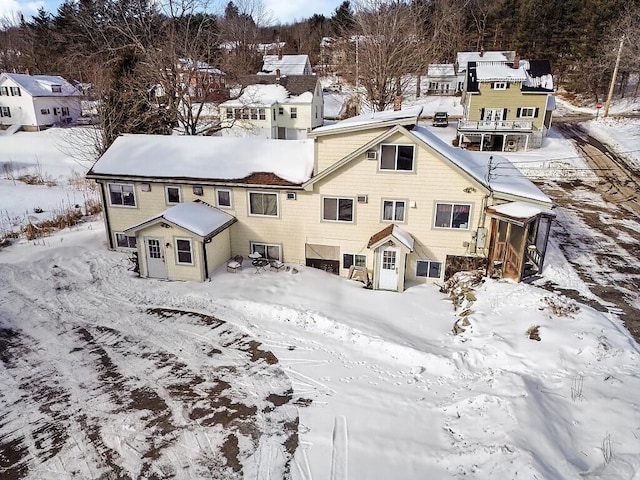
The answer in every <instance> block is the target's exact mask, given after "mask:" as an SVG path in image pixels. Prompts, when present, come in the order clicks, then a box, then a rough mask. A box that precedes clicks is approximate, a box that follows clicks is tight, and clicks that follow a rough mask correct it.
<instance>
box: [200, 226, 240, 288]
mask: <svg viewBox="0 0 640 480" xmlns="http://www.w3.org/2000/svg"><path fill="white" fill-rule="evenodd" d="M232 228H233V227H232ZM204 247H205V249H206V251H207V268H208V272H207V277H209V276H210V275H211V274H212V273H213V272H214V271H215V270H217V269H218V268H220V267H222V266H224V265H226V264H227V262H228V261H229V259H230V258H231V243H230V236H229V229H228V228H227V229H226V230H224V231H223V232H220V233H219V234H218V235H216V236H215V237H213V238H212V239H211V242H209V243H205V244H204Z"/></svg>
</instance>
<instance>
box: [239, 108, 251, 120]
mask: <svg viewBox="0 0 640 480" xmlns="http://www.w3.org/2000/svg"><path fill="white" fill-rule="evenodd" d="M241 117H242V120H249V109H248V108H243V109H242V114H241Z"/></svg>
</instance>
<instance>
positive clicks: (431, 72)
mask: <svg viewBox="0 0 640 480" xmlns="http://www.w3.org/2000/svg"><path fill="white" fill-rule="evenodd" d="M455 74H456V72H455V69H454V67H453V64H452V63H430V64H429V66H428V67H427V76H428V77H451V76H455Z"/></svg>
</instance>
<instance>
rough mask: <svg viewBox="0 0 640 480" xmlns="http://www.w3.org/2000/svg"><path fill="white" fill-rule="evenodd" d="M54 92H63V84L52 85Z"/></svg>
mask: <svg viewBox="0 0 640 480" xmlns="http://www.w3.org/2000/svg"><path fill="white" fill-rule="evenodd" d="M51 92H52V93H62V85H51Z"/></svg>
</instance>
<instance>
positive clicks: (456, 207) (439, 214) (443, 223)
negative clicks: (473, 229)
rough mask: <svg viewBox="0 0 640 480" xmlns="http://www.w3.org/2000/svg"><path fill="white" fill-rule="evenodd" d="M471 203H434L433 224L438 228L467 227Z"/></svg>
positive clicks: (463, 228)
mask: <svg viewBox="0 0 640 480" xmlns="http://www.w3.org/2000/svg"><path fill="white" fill-rule="evenodd" d="M470 211H471V205H465V204H457V203H438V204H436V221H435V226H436V227H438V228H457V229H462V230H468V229H469V213H470Z"/></svg>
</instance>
